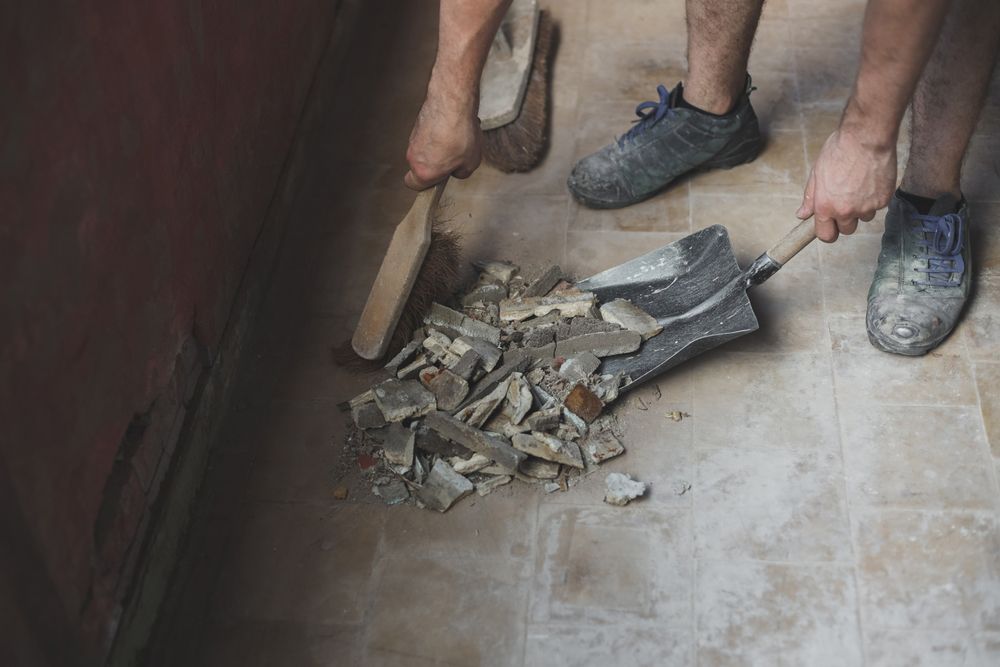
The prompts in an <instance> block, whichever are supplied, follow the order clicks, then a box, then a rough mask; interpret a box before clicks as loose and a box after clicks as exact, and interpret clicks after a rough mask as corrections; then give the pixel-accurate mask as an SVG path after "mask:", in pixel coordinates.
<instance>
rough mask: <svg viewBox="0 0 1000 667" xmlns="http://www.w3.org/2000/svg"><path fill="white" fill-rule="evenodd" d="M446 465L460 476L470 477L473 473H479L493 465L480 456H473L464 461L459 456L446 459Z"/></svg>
mask: <svg viewBox="0 0 1000 667" xmlns="http://www.w3.org/2000/svg"><path fill="white" fill-rule="evenodd" d="M448 463H449V464H451V467H452V468H453V469H454V470H455V472H457V473H458V474H460V475H471V474H472V473H474V472H479V471H480V470H482V469H483V468H485V467H487V466H490V465H493V461H491V460H489V459H488V458H486V457H485V456H483V455H482V454H473V455H472V456H470V457H469V458H467V459H465V458H462V457H460V456H454V457H452V458H450V459H448Z"/></svg>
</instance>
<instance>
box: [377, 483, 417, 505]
mask: <svg viewBox="0 0 1000 667" xmlns="http://www.w3.org/2000/svg"><path fill="white" fill-rule="evenodd" d="M372 493H374V494H375V495H376V496H378V497H379V498H381V499H382V500H384V501H385V504H386V505H398V504H399V503H402V502H405V501H406V499H407V498H409V497H410V490H409V489H408V488H407V487H406V482H404V481H403V480H401V479H396V480H393V481H391V482H387V483H385V484H376V485H375V486H373V487H372Z"/></svg>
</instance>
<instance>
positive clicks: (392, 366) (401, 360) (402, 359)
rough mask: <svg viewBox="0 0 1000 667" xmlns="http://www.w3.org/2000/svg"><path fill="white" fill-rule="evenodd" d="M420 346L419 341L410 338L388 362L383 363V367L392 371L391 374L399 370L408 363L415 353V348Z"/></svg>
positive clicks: (417, 348)
mask: <svg viewBox="0 0 1000 667" xmlns="http://www.w3.org/2000/svg"><path fill="white" fill-rule="evenodd" d="M420 348H421V342H420V341H418V340H411V341H410V342H409V343H407V344H406V345H404V346H403V349H401V350H400V351H399V352H397V353H396V355H395V356H394V357H393V358H392V359H390V360H389V363H387V364H386V365H385V369H386V370H387V371H389V372H390V373H392V374H393V375H395V374H396V372H397V371H398V370H399V368H400V367H401V366H403V365H404V364H406V363H408V362H409V361H410V360H411V359H412V358H413V355H415V354H416V353H417V350H419V349H420Z"/></svg>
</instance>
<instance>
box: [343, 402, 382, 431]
mask: <svg viewBox="0 0 1000 667" xmlns="http://www.w3.org/2000/svg"><path fill="white" fill-rule="evenodd" d="M351 419H353V420H354V425H355V426H357V427H358V428H360V429H366V430H367V429H370V428H382V427H383V426H385V423H386V422H385V417H384V416H383V415H382V411H381V410H379V409H378V406H377V405H375V401H371V402H370V403H362V404H361V405H358V406H357V407H353V408H351Z"/></svg>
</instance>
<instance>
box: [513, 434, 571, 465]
mask: <svg viewBox="0 0 1000 667" xmlns="http://www.w3.org/2000/svg"><path fill="white" fill-rule="evenodd" d="M511 444H512V445H513V446H514V448H515V449H518V450H520V451H522V452H524V453H525V454H531V455H532V456H535V457H537V458H540V459H544V460H546V461H553V462H555V463H563V464H566V465H568V466H571V467H573V468H583V457H582V456H581V454H580V447H579V445H577V444H576V443H575V442H565V441H563V440H560V439H559V438H556V437H555V436H551V435H549V434H547V433H542V432H540V431H533V432H532V433H531V434H530V435H527V434H524V433H519V434H517V435H515V436H514V437H513V438H512V439H511Z"/></svg>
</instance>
